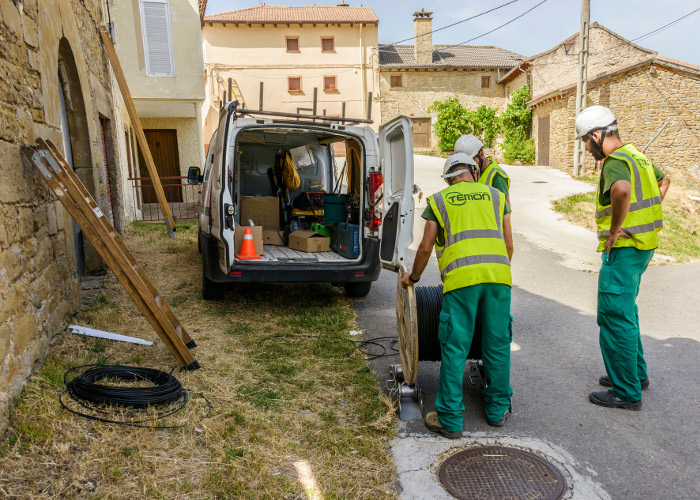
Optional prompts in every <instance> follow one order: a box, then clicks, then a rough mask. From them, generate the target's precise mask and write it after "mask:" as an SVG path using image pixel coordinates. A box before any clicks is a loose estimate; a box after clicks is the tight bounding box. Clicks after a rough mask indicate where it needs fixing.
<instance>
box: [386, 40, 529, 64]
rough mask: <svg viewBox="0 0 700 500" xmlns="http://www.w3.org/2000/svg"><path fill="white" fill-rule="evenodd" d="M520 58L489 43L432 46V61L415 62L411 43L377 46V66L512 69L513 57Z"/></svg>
mask: <svg viewBox="0 0 700 500" xmlns="http://www.w3.org/2000/svg"><path fill="white" fill-rule="evenodd" d="M516 56H517V57H522V56H520V54H517V53H515V52H511V51H510V50H505V49H501V48H499V47H493V46H475V45H433V62H432V64H430V65H421V64H418V63H417V62H416V60H415V58H414V55H413V45H380V46H379V65H380V67H384V68H440V67H460V68H512V67H513V66H515V65H516V64H517V61H516V60H515V59H513V58H514V57H516Z"/></svg>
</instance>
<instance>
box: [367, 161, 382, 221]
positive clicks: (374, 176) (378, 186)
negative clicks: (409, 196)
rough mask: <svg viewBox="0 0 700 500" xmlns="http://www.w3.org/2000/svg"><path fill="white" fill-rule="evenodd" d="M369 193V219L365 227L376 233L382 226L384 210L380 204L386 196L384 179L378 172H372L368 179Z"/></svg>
mask: <svg viewBox="0 0 700 500" xmlns="http://www.w3.org/2000/svg"><path fill="white" fill-rule="evenodd" d="M367 184H368V188H369V189H368V191H369V217H368V218H367V221H366V222H365V225H366V226H367V227H368V228H369V229H370V230H371V231H376V230H377V229H379V226H381V224H382V209H381V207H380V205H379V204H380V203H381V201H382V196H383V194H384V177H382V174H380V173H378V172H372V173H370V174H369V178H368V179H367Z"/></svg>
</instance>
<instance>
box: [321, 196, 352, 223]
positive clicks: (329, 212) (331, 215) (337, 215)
mask: <svg viewBox="0 0 700 500" xmlns="http://www.w3.org/2000/svg"><path fill="white" fill-rule="evenodd" d="M347 202H348V195H347V194H329V193H325V194H324V195H323V223H324V224H326V225H329V224H338V223H339V222H345V220H346V219H347V212H346V210H345V204H346V203H347Z"/></svg>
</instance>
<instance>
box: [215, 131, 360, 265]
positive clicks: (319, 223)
mask: <svg viewBox="0 0 700 500" xmlns="http://www.w3.org/2000/svg"><path fill="white" fill-rule="evenodd" d="M233 147H234V148H235V155H232V154H229V155H228V158H229V159H231V158H235V162H234V164H233V165H229V169H228V174H229V175H230V176H235V178H232V179H230V180H231V181H232V182H228V183H227V185H228V186H229V187H230V189H231V193H230V194H231V199H232V200H234V203H235V205H236V207H235V216H234V221H235V225H236V229H235V252H236V262H237V264H241V263H244V262H245V257H242V258H239V257H238V255H239V253H240V249H241V245H242V242H243V233H244V230H245V228H246V227H251V226H252V227H251V232H252V236H253V241H254V243H255V250H256V252H257V254H258V255H259V256H260V259H256V262H257V263H270V264H275V263H292V262H293V263H303V262H313V263H319V262H334V263H342V262H344V261H347V262H352V261H357V260H359V259H361V257H362V250H363V249H362V234H363V224H364V220H363V216H364V210H363V209H362V207H363V203H364V196H365V193H364V189H363V185H364V182H363V181H364V175H363V158H364V154H365V152H364V151H363V148H362V146H361V144H360V142H359V141H357V140H356V139H354V138H352V137H350V136H344V135H340V134H338V133H337V132H331V131H323V130H308V129H303V128H301V127H300V128H289V127H275V126H274V125H273V126H270V127H252V128H243V129H241V130H240V131H239V132H238V134H237V135H236V138H235V143H234V145H233Z"/></svg>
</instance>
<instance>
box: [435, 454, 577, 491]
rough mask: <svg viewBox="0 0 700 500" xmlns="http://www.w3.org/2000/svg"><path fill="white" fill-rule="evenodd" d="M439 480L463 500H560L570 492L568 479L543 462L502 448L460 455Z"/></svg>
mask: <svg viewBox="0 0 700 500" xmlns="http://www.w3.org/2000/svg"><path fill="white" fill-rule="evenodd" d="M438 477H439V478H440V482H441V483H442V485H443V487H444V488H445V489H446V490H447V491H449V492H450V493H451V494H452V495H454V496H455V497H457V498H463V499H489V500H491V499H497V498H498V499H508V498H510V499H516V498H517V499H532V500H535V499H538V500H539V499H547V500H556V499H558V498H561V496H562V495H563V494H564V490H565V489H566V480H565V479H564V476H562V475H561V473H560V472H559V471H558V470H557V468H556V467H554V466H553V465H552V464H550V463H549V462H547V461H546V460H544V459H543V458H540V457H538V456H537V455H534V454H532V453H528V452H527V451H522V450H516V449H515V448H504V447H501V446H487V447H479V448H471V449H469V450H464V451H460V452H459V453H456V454H454V455H452V456H451V457H450V458H448V459H447V460H445V461H444V462H443V463H442V465H441V466H440V470H439V471H438Z"/></svg>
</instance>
